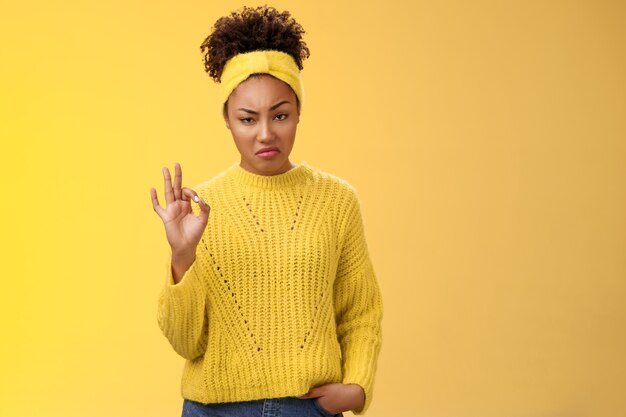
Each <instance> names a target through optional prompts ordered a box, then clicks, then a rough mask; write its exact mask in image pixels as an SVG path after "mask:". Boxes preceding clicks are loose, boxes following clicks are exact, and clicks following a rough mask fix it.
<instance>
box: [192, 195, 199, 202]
mask: <svg viewBox="0 0 626 417" xmlns="http://www.w3.org/2000/svg"><path fill="white" fill-rule="evenodd" d="M193 201H195V202H196V203H197V202H198V196H197V195H194V196H193Z"/></svg>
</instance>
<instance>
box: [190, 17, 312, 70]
mask: <svg viewBox="0 0 626 417" xmlns="http://www.w3.org/2000/svg"><path fill="white" fill-rule="evenodd" d="M304 33H305V31H304V29H303V28H302V26H301V25H300V24H299V23H298V22H296V21H295V20H294V19H293V17H291V14H290V13H289V12H288V11H286V10H285V11H283V12H279V11H278V10H276V9H275V8H274V7H271V6H267V5H264V6H258V7H256V8H252V7H248V6H244V7H243V9H241V10H239V11H234V12H231V13H230V14H229V15H228V16H224V17H220V18H219V19H218V20H217V21H216V22H215V24H214V26H213V31H212V33H211V34H210V35H209V36H207V38H206V39H205V40H204V42H202V45H200V50H201V51H202V53H203V54H204V70H205V71H206V72H207V73H208V74H209V75H210V76H211V78H213V80H215V81H216V82H220V81H221V76H222V71H223V70H224V65H225V64H226V61H228V60H229V59H230V58H232V57H233V56H235V55H237V54H240V53H245V52H252V51H258V50H265V49H272V50H277V51H282V52H285V53H287V54H289V55H291V56H292V57H293V59H294V60H295V61H296V65H297V66H298V68H299V69H300V70H302V61H303V60H304V59H306V58H308V57H309V56H310V52H309V48H308V47H307V45H306V43H305V42H304V41H303V40H302V34H304Z"/></svg>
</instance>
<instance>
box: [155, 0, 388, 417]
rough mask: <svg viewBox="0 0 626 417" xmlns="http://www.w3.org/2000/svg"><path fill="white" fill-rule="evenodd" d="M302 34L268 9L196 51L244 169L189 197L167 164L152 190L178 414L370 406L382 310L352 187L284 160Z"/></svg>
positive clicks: (299, 99)
mask: <svg viewBox="0 0 626 417" xmlns="http://www.w3.org/2000/svg"><path fill="white" fill-rule="evenodd" d="M303 33H304V30H303V29H302V27H301V26H300V25H299V24H298V23H297V22H296V21H295V20H293V18H292V17H291V16H290V14H289V12H287V11H284V12H278V11H277V10H276V9H274V8H272V7H267V6H264V7H257V8H248V7H244V8H243V9H242V10H241V11H239V12H233V13H231V14H230V15H229V16H226V17H222V18H220V19H218V21H217V22H216V23H215V26H214V28H213V32H212V33H211V35H209V36H208V37H207V38H206V40H205V41H204V43H203V44H202V46H201V49H202V51H203V52H204V51H206V53H205V59H204V61H205V69H206V71H207V72H208V73H209V74H210V75H211V76H212V77H213V78H214V79H215V80H216V81H218V82H221V84H222V86H223V97H222V101H223V103H224V107H223V112H224V113H223V116H224V121H225V123H226V126H227V128H228V129H230V131H231V134H232V136H233V139H234V142H235V145H236V147H237V149H238V151H239V153H240V154H241V160H240V161H239V162H238V163H236V164H233V165H232V166H230V167H229V168H227V169H226V170H224V171H222V172H221V173H220V174H218V175H216V176H215V177H213V178H211V179H210V180H208V181H205V182H203V183H201V184H199V185H197V186H196V187H195V188H194V189H192V188H188V187H183V186H182V170H181V167H180V165H179V164H175V176H174V182H173V184H172V179H171V176H170V173H169V171H168V169H167V168H163V176H164V181H165V199H166V202H167V208H163V207H161V206H160V205H159V202H158V199H157V194H156V190H155V189H154V188H151V191H150V192H151V197H152V202H153V207H154V210H155V211H156V213H157V214H158V215H159V216H160V217H161V219H162V220H163V222H164V225H165V230H166V235H167V239H168V242H169V244H170V248H171V256H170V257H168V259H167V262H166V282H165V285H164V287H163V290H162V292H161V294H160V297H159V303H158V323H159V326H160V328H161V330H162V331H163V333H164V335H165V336H166V337H167V339H168V340H169V342H170V344H171V345H172V347H173V348H174V350H175V351H176V352H177V353H178V354H179V355H181V356H182V357H184V358H185V359H187V361H186V362H185V367H184V370H183V377H182V384H181V393H182V396H183V398H184V401H183V416H256V415H259V416H261V415H262V416H269V415H272V416H289V417H299V416H303V417H304V416H320V415H321V416H337V415H339V416H342V415H343V414H342V412H343V411H347V410H352V411H353V412H354V413H356V414H364V413H365V411H366V410H367V408H368V407H369V404H370V403H371V400H372V390H373V381H374V375H375V372H376V366H377V359H378V354H379V351H380V347H381V343H382V342H381V336H382V333H381V319H382V312H383V310H382V299H381V294H380V289H379V286H378V283H377V279H376V275H375V273H374V269H373V267H372V263H371V260H370V257H369V254H368V249H367V244H366V242H365V235H364V230H363V222H362V217H361V211H360V206H359V201H358V197H357V193H356V190H355V189H354V187H353V186H351V185H350V184H349V183H348V182H347V181H345V180H343V179H341V178H339V177H337V176H334V175H332V174H329V173H327V172H324V171H321V170H319V169H316V168H314V167H312V166H310V165H309V164H308V163H306V162H302V163H301V164H300V165H295V164H293V163H292V162H291V161H290V160H289V154H290V152H291V150H292V148H293V145H294V141H295V136H296V128H297V125H298V122H299V118H300V112H301V109H302V104H303V88H302V81H301V78H300V70H301V69H302V60H303V59H305V58H307V57H308V56H309V50H308V48H307V46H306V44H305V43H304V41H303V40H302V34H303ZM192 201H194V202H195V203H196V204H197V206H198V207H197V209H195V208H194V207H193V206H192ZM209 214H210V215H209Z"/></svg>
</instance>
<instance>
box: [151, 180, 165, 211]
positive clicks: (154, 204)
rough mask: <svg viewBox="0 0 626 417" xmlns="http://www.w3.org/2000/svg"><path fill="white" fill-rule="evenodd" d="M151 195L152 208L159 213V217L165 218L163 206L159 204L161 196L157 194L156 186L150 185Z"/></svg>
mask: <svg viewBox="0 0 626 417" xmlns="http://www.w3.org/2000/svg"><path fill="white" fill-rule="evenodd" d="M150 196H151V197H152V208H154V211H156V213H157V214H158V215H159V217H161V218H163V207H161V205H160V204H159V197H158V196H157V192H156V190H155V189H154V188H152V187H150Z"/></svg>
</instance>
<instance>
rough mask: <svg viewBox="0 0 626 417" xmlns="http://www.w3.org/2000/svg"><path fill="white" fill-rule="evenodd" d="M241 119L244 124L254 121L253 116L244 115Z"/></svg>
mask: <svg viewBox="0 0 626 417" xmlns="http://www.w3.org/2000/svg"><path fill="white" fill-rule="evenodd" d="M239 120H241V123H243V124H250V123H252V117H242V118H240V119H239Z"/></svg>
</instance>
